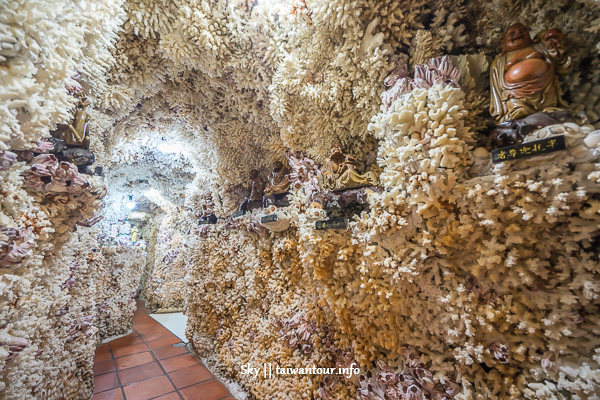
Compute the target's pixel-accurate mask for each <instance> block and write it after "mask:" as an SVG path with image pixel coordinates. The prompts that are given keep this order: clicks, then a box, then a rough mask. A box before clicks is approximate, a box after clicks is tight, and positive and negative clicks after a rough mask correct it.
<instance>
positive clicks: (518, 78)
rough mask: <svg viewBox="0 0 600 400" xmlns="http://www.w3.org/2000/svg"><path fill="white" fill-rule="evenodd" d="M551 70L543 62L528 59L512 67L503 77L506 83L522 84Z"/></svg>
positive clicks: (536, 59)
mask: <svg viewBox="0 0 600 400" xmlns="http://www.w3.org/2000/svg"><path fill="white" fill-rule="evenodd" d="M550 68H551V66H550V64H548V63H547V62H546V61H545V60H542V59H540V58H530V59H527V60H523V61H520V62H518V63H517V64H515V65H513V66H512V67H511V68H510V69H509V70H508V71H507V72H506V75H505V79H506V82H508V83H513V84H514V83H522V82H528V81H532V80H535V79H537V78H539V77H542V76H544V75H545V74H547V73H548V70H549V69H550Z"/></svg>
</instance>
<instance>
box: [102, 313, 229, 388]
mask: <svg viewBox="0 0 600 400" xmlns="http://www.w3.org/2000/svg"><path fill="white" fill-rule="evenodd" d="M133 322H134V325H133V333H131V334H129V335H127V336H125V337H122V338H119V339H116V340H113V341H111V342H109V343H104V344H103V345H101V346H99V347H98V348H97V349H96V356H95V358H94V383H95V394H94V397H93V400H125V399H126V400H149V399H157V400H158V399H160V400H179V399H185V400H221V399H223V400H229V399H231V400H232V399H233V397H232V396H231V395H230V393H229V391H228V390H227V388H226V387H225V385H223V384H222V383H221V382H220V381H219V380H217V379H216V378H215V376H214V375H213V374H212V373H211V372H210V371H209V370H208V369H207V368H206V367H205V366H204V365H202V363H201V362H200V361H199V360H198V359H197V358H196V357H194V356H193V355H191V354H190V353H189V352H188V351H187V350H186V348H185V346H183V343H182V342H181V341H180V340H179V339H178V338H177V337H176V336H175V335H173V334H172V333H171V332H169V331H168V330H167V329H166V328H164V327H163V326H162V325H161V324H159V323H158V322H156V321H155V320H154V319H153V318H152V317H150V316H149V315H148V311H147V310H146V309H145V307H144V304H143V303H142V302H138V309H137V311H136V312H135V315H134V318H133Z"/></svg>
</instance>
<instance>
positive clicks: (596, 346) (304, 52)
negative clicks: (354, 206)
mask: <svg viewBox="0 0 600 400" xmlns="http://www.w3.org/2000/svg"><path fill="white" fill-rule="evenodd" d="M516 22H522V23H524V24H525V25H527V26H528V27H529V28H530V29H531V32H532V34H533V35H535V34H537V33H538V32H540V31H542V30H545V29H549V28H552V27H559V28H560V29H561V30H562V31H563V32H564V33H565V35H566V37H567V40H568V42H569V54H570V56H571V57H572V62H573V70H572V72H570V73H569V74H568V75H567V76H565V77H563V78H561V81H560V82H561V87H562V90H563V98H564V99H565V101H566V102H567V103H568V104H569V105H570V107H571V111H572V113H573V114H574V115H576V114H577V113H580V112H583V113H584V114H579V116H580V117H581V118H579V119H578V120H577V121H575V122H561V123H558V124H554V125H551V126H546V127H544V128H541V129H536V130H535V131H534V132H531V133H529V135H528V136H527V137H526V141H530V140H536V139H551V138H552V137H554V136H556V135H564V137H565V141H566V150H565V151H560V152H555V153H550V154H547V155H541V156H537V157H533V158H527V159H520V160H515V161H512V162H506V163H499V164H492V163H491V162H490V154H489V152H488V150H486V149H485V148H484V147H482V145H483V144H484V143H485V139H486V137H487V135H488V134H489V132H490V131H491V129H492V128H493V127H494V126H495V125H496V123H495V121H494V120H493V118H492V117H491V116H490V115H489V112H488V110H489V105H490V104H489V103H490V101H489V98H490V93H489V90H490V86H489V69H490V65H491V60H492V58H493V57H495V56H496V55H497V54H498V53H499V52H500V50H501V40H502V34H503V32H504V31H505V30H506V28H507V27H508V26H509V25H511V24H513V23H516ZM79 92H83V93H85V94H86V96H87V99H88V101H89V102H90V106H89V107H88V112H89V116H90V123H89V128H90V131H91V135H90V138H91V149H92V150H93V151H94V153H95V155H96V163H95V165H97V166H102V167H104V175H103V176H98V175H94V176H91V175H86V174H84V173H79V172H78V169H77V168H76V167H75V166H74V165H72V164H70V163H69V162H66V161H60V160H58V159H56V157H54V155H52V154H50V147H51V146H50V145H49V144H48V143H49V142H48V141H47V139H48V138H49V136H50V133H51V132H52V131H54V130H55V129H56V128H57V126H58V125H61V124H65V123H68V122H69V121H70V120H71V119H72V118H73V113H74V111H75V106H76V104H77V99H76V97H75V96H73V95H72V94H73V93H79ZM583 115H585V117H582V116H583ZM599 118H600V4H599V3H598V2H597V1H594V0H575V1H573V0H557V1H552V2H547V1H543V0H533V1H530V2H523V1H516V0H486V1H467V0H458V1H457V0H455V1H448V0H434V1H422V0H413V1H399V0H386V1H382V0H255V1H247V0H214V1H204V0H174V1H167V0H108V1H107V0H103V1H100V0H90V1H87V2H85V3H83V2H75V1H70V0H58V1H49V0H13V1H4V2H0V398H6V399H65V398H66V399H89V398H90V397H91V396H92V394H93V371H92V367H93V354H94V348H95V346H96V345H97V344H99V343H101V342H103V341H106V340H110V339H111V338H114V337H117V336H120V335H124V334H126V333H128V332H129V331H130V330H131V327H132V316H133V311H134V309H135V298H136V297H137V296H140V297H142V298H144V299H145V300H146V301H147V304H148V306H149V307H150V308H152V309H154V310H176V309H181V308H183V311H184V313H185V314H186V315H187V316H188V325H187V328H186V335H187V337H188V340H189V341H190V343H191V345H192V346H193V348H194V349H195V351H196V352H197V353H198V354H199V355H200V356H201V357H202V358H203V360H205V361H206V363H207V365H208V366H209V367H210V368H211V369H212V370H213V372H215V373H217V374H219V375H220V376H221V377H223V378H224V379H226V380H228V381H230V382H232V383H235V384H237V385H239V388H240V392H239V393H238V395H239V397H240V398H248V399H300V398H321V399H340V400H341V399H353V398H358V399H360V400H365V399H369V400H387V399H398V400H399V399H436V400H437V399H440V400H441V399H460V400H463V399H464V400H466V399H521V398H525V399H596V398H598V397H599V396H600V339H599V338H600V327H599V323H600V320H599V315H600V312H599V311H600V310H599V307H600V277H599V276H598V273H599V272H598V271H599V267H600V257H599V254H598V243H599V240H598V238H599V237H600V130H599V129H600V119H599ZM332 145H339V146H341V147H342V148H343V149H344V151H345V152H346V153H347V154H350V155H352V156H353V157H354V158H355V159H356V165H357V168H358V170H359V171H360V172H361V173H362V172H364V171H367V170H368V171H373V172H374V173H376V174H378V176H379V184H380V186H381V188H380V189H381V190H370V189H365V190H364V191H363V192H361V194H360V196H362V197H361V198H360V200H361V203H362V207H361V208H360V210H358V211H357V212H355V213H354V214H353V215H351V216H350V218H349V227H348V229H345V230H316V229H315V221H317V220H323V219H326V218H327V214H326V211H325V210H324V209H323V208H322V207H320V206H319V205H318V204H316V203H315V202H314V199H315V198H316V197H317V196H324V195H323V193H322V192H321V191H320V189H319V186H318V179H317V169H318V168H319V166H320V165H321V164H322V163H323V161H324V159H325V158H326V157H327V156H328V153H329V150H330V148H331V146H332ZM275 160H279V161H284V162H286V163H287V164H289V167H290V169H291V171H292V174H291V179H292V183H293V185H292V187H293V189H292V192H291V194H290V196H289V199H290V205H289V206H286V207H284V208H279V209H278V210H277V211H276V212H277V215H278V217H279V224H277V227H275V226H274V225H270V226H269V225H268V224H262V223H261V221H260V218H261V217H262V216H264V215H266V214H267V213H268V212H272V211H268V210H265V209H259V210H255V211H252V212H250V213H247V214H246V215H244V216H241V217H239V218H235V219H232V218H231V216H230V215H231V213H232V212H234V211H236V209H237V207H238V206H239V204H240V203H241V202H242V200H243V199H244V198H245V196H246V195H247V193H246V187H247V184H248V182H247V176H248V173H249V171H250V170H253V169H257V170H258V171H259V172H260V173H261V175H262V176H263V177H264V176H266V175H267V174H268V173H269V172H270V166H271V164H272V162H273V161H275ZM208 194H210V195H211V196H210V197H211V198H212V201H213V202H214V210H215V213H216V215H217V216H218V217H219V218H220V219H219V220H218V222H217V223H216V224H214V225H213V224H207V225H199V224H198V218H199V217H200V215H201V212H202V211H201V210H202V209H203V206H206V204H205V202H206V201H207V198H208V197H207V195H208ZM129 196H132V198H134V199H135V200H136V202H137V203H138V205H139V206H141V207H143V208H144V209H145V210H147V212H148V214H151V215H152V217H151V218H149V219H148V220H147V221H146V224H145V225H144V226H145V227H144V229H143V230H142V231H141V233H140V234H141V237H142V239H143V240H140V242H138V243H132V241H131V239H130V230H129V231H124V232H125V233H120V232H119V231H118V227H119V226H121V227H124V226H127V227H128V229H129V228H130V225H127V221H125V220H126V219H127V218H128V217H129V216H130V210H128V209H127V208H126V207H125V203H126V202H127V199H128V197H129ZM327 199H328V200H327V201H329V202H330V203H331V204H334V203H335V201H337V200H336V199H335V198H333V197H328V198H327ZM338 200H339V199H338ZM212 206H213V205H211V207H212ZM339 212H340V211H339V210H338V211H334V213H333V215H330V216H341V214H339ZM336 213H338V214H336ZM100 217H102V218H103V219H102V220H101V221H100V222H99V223H97V224H95V225H93V226H91V227H89V226H86V225H92V224H93V222H96V221H98V220H99V218H100ZM288 225H289V226H288ZM115 227H116V228H115ZM115 229H116V231H115ZM265 363H268V364H269V363H270V364H271V365H273V366H275V365H277V366H280V367H290V368H293V367H296V368H298V367H307V368H308V367H312V366H317V367H320V368H332V367H339V368H347V367H352V366H356V367H357V368H359V369H360V374H356V375H352V376H350V377H346V376H343V375H337V374H335V375H332V374H304V375H303V374H276V375H274V376H272V377H264V376H263V375H262V374H259V375H258V376H251V375H248V374H244V373H243V370H244V369H243V367H244V366H251V367H255V368H256V367H262V366H263V365H265Z"/></svg>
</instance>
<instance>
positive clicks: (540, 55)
mask: <svg viewBox="0 0 600 400" xmlns="http://www.w3.org/2000/svg"><path fill="white" fill-rule="evenodd" d="M571 67H572V62H571V57H569V56H568V55H567V52H566V38H565V35H564V34H563V33H562V32H561V31H560V29H558V28H553V29H550V30H547V31H543V32H540V33H539V34H537V35H536V37H535V40H532V39H531V36H530V35H529V29H528V28H527V27H526V26H525V25H523V24H514V25H512V26H510V27H509V28H508V30H507V31H506V33H505V34H504V40H503V47H502V52H501V53H500V55H498V57H496V59H495V60H494V61H493V63H492V67H491V72H490V80H491V97H492V98H491V106H490V113H491V114H492V115H493V116H495V117H496V118H497V120H498V121H499V122H505V121H509V120H514V119H522V118H525V117H527V116H529V115H531V114H534V113H537V112H542V111H543V112H552V111H559V110H564V109H566V108H568V106H567V105H566V104H565V103H564V101H563V100H562V98H561V90H560V85H559V82H558V75H566V74H567V73H568V72H569V71H570V70H571Z"/></svg>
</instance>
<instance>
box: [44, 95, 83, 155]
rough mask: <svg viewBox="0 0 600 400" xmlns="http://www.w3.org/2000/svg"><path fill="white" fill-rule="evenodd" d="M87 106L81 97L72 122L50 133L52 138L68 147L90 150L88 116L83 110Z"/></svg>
mask: <svg viewBox="0 0 600 400" xmlns="http://www.w3.org/2000/svg"><path fill="white" fill-rule="evenodd" d="M89 105H90V103H88V102H87V101H86V99H85V97H83V96H81V97H80V98H79V103H78V104H77V109H76V111H75V116H74V117H73V121H72V122H71V123H70V124H67V125H60V126H59V127H58V128H57V129H56V130H55V131H54V132H52V137H54V138H56V139H60V140H63V141H64V142H65V144H66V145H67V146H68V147H81V148H84V149H86V150H88V149H89V148H90V131H89V122H90V116H89V115H88V113H87V112H86V110H85V109H86V108H87V106H89Z"/></svg>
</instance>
